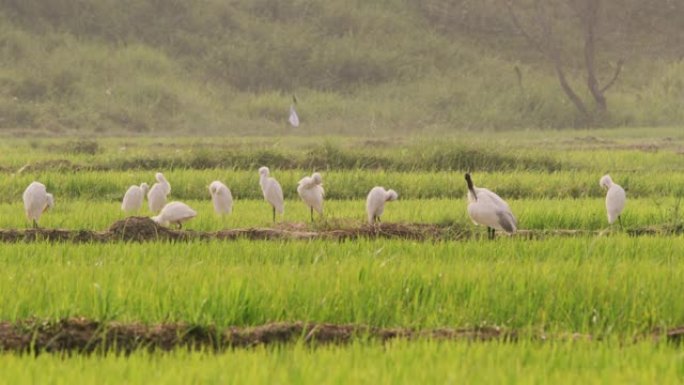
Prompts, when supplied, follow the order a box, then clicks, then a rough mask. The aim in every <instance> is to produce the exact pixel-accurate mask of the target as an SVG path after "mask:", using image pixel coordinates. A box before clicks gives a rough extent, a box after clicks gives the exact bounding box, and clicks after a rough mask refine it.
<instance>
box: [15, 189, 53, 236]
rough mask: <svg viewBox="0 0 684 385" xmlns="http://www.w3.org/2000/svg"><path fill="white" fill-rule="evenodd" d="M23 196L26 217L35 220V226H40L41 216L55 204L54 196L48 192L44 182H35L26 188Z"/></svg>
mask: <svg viewBox="0 0 684 385" xmlns="http://www.w3.org/2000/svg"><path fill="white" fill-rule="evenodd" d="M22 198H23V200H24V210H25V211H26V217H27V218H28V220H30V221H32V222H33V227H34V228H38V220H39V219H40V216H41V215H43V212H45V211H46V210H47V209H48V208H52V207H53V206H54V205H55V199H54V197H53V196H52V194H50V193H48V192H47V190H46V188H45V185H44V184H42V183H40V182H33V183H31V184H30V185H29V186H28V187H27V188H26V190H24V194H23V195H22Z"/></svg>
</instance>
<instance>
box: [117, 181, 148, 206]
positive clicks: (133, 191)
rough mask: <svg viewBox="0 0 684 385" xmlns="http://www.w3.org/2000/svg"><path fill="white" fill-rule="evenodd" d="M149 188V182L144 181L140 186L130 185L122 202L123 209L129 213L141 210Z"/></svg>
mask: <svg viewBox="0 0 684 385" xmlns="http://www.w3.org/2000/svg"><path fill="white" fill-rule="evenodd" d="M148 189H149V186H148V185H147V183H142V184H141V185H140V186H136V185H132V186H131V187H129V188H128V190H126V194H125V195H124V197H123V202H121V210H123V211H125V212H127V213H129V212H136V211H140V209H141V208H142V206H143V202H144V201H145V194H147V190H148Z"/></svg>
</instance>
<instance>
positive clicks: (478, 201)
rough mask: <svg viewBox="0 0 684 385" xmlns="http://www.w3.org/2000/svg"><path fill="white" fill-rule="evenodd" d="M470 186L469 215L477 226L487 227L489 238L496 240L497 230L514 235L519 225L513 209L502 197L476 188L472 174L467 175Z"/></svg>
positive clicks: (466, 178) (484, 189)
mask: <svg viewBox="0 0 684 385" xmlns="http://www.w3.org/2000/svg"><path fill="white" fill-rule="evenodd" d="M465 180H466V183H467V184H468V215H469V216H470V219H471V220H472V221H473V223H475V224H476V225H483V226H487V236H488V238H489V239H494V233H495V231H496V230H501V231H505V232H506V233H508V234H513V233H515V231H516V230H517V226H518V223H517V221H516V219H515V216H513V212H512V211H511V208H510V207H509V206H508V203H506V202H505V201H504V200H503V199H501V197H500V196H498V195H496V194H495V193H493V192H492V191H490V190H487V189H486V188H481V187H475V186H474V185H473V180H472V179H471V178H470V174H469V173H466V174H465Z"/></svg>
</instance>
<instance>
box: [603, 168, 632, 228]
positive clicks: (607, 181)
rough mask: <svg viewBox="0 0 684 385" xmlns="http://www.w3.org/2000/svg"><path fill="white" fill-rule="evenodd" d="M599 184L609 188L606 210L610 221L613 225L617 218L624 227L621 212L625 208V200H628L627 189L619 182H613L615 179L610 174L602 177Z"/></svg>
mask: <svg viewBox="0 0 684 385" xmlns="http://www.w3.org/2000/svg"><path fill="white" fill-rule="evenodd" d="M599 185H600V186H601V187H603V188H605V189H607V190H608V192H607V193H606V212H607V213H608V223H609V224H611V225H612V224H613V223H614V222H615V220H616V219H617V220H618V221H619V222H620V227H622V219H620V214H622V210H624V208H625V202H626V201H627V196H626V194H625V189H623V188H622V186H620V185H619V184H616V183H613V180H612V179H611V178H610V175H608V174H606V175H604V176H603V177H601V180H600V181H599Z"/></svg>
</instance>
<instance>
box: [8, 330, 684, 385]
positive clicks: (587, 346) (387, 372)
mask: <svg viewBox="0 0 684 385" xmlns="http://www.w3.org/2000/svg"><path fill="white" fill-rule="evenodd" d="M0 370H1V371H2V373H3V375H2V378H0V383H2V384H17V383H50V384H71V383H98V384H121V383H139V384H146V383H165V384H194V383H203V384H226V383H250V384H293V383H296V384H348V383H350V382H351V383H355V384H387V385H389V384H415V383H417V382H420V383H424V384H444V383H468V384H474V383H475V384H477V383H487V384H491V383H496V384H501V383H522V384H527V383H530V384H545V383H548V384H563V383H566V384H577V383H582V384H615V383H638V384H679V383H681V381H682V376H684V373H683V372H682V354H681V349H679V348H677V347H671V346H666V345H654V344H651V343H642V344H637V345H629V346H620V345H619V344H617V343H610V342H605V343H578V342H574V343H569V342H565V343H520V344H516V345H509V344H499V343H481V344H468V343H434V342H426V341H422V342H397V343H392V344H385V345H378V344H367V343H354V344H352V345H350V346H344V347H336V346H331V347H318V348H315V349H309V348H307V347H304V346H301V345H297V346H287V347H276V348H257V349H249V350H235V351H230V352H227V353H225V354H222V355H219V356H216V355H212V354H211V353H208V354H202V353H187V352H184V351H179V352H175V353H173V354H164V355H148V354H135V355H133V356H132V357H121V356H106V357H101V356H97V355H95V356H74V357H70V358H66V357H60V356H51V355H42V356H39V357H36V358H34V357H21V356H14V355H4V356H0Z"/></svg>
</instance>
